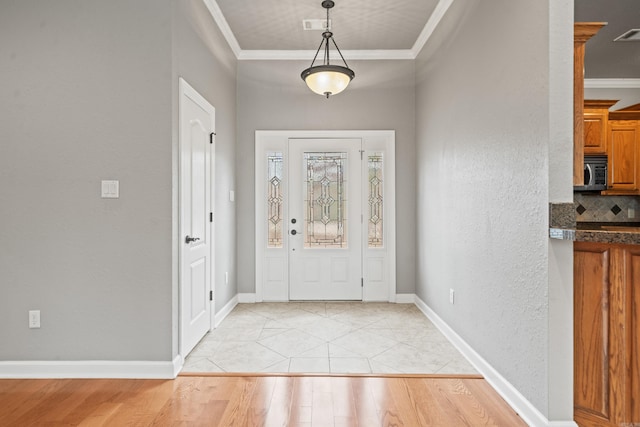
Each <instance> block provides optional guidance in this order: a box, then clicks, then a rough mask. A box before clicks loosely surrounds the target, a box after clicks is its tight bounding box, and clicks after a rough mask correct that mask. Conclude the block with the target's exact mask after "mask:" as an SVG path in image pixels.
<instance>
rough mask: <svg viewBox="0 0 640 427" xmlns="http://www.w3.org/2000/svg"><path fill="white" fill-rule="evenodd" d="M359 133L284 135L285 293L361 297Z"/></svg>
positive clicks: (308, 297) (317, 297)
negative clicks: (286, 147)
mask: <svg viewBox="0 0 640 427" xmlns="http://www.w3.org/2000/svg"><path fill="white" fill-rule="evenodd" d="M361 145H362V141H361V140H360V139H355V138H354V139H290V140H289V167H288V169H289V199H290V200H289V214H288V219H289V223H288V226H287V227H285V230H287V229H288V230H289V235H288V240H289V245H288V246H289V284H290V286H289V299H291V300H361V299H362V277H363V276H362V202H361V199H362V197H361V192H360V191H361V176H362V159H361Z"/></svg>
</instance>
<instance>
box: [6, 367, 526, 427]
mask: <svg viewBox="0 0 640 427" xmlns="http://www.w3.org/2000/svg"><path fill="white" fill-rule="evenodd" d="M0 425H2V426H3V427H4V426H7V427H14V426H16V427H18V426H19V427H22V426H49V425H51V426H59V425H65V426H84V427H93V426H121V425H126V426H134V427H135V426H225V427H227V426H265V427H275V426H291V427H296V426H299V427H311V426H321V427H328V426H337V427H347V426H348V427H351V426H354V427H355V426H361V427H370V426H398V427H399V426H410V427H417V426H439V427H440V426H465V425H466V426H507V427H520V426H526V424H525V423H524V422H523V421H522V419H520V418H519V417H518V415H517V414H516V413H515V412H514V411H513V409H511V408H510V407H509V406H508V405H507V404H506V403H505V402H504V400H503V399H502V398H501V397H500V396H499V395H498V394H497V393H496V392H495V390H493V389H492V388H491V386H489V384H488V383H487V382H486V381H484V380H483V379H470V378H443V377H439V378H433V377H432V378H414V377H412V378H389V377H384V378H374V377H358V376H354V377H348V376H343V377H317V376H314V377H300V376H295V377H292V376H286V375H284V376H271V377H266V376H260V377H250V376H238V377H231V376H222V377H213V376H204V377H196V376H189V377H178V378H177V379H175V380H64V379H61V380H60V379H51V380H18V381H16V380H0Z"/></svg>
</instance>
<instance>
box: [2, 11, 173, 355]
mask: <svg viewBox="0 0 640 427" xmlns="http://www.w3.org/2000/svg"><path fill="white" fill-rule="evenodd" d="M0 62H1V63H2V79H0V218H1V221H0V342H2V343H3V344H2V346H0V360H83V359H84V360H91V359H100V360H170V357H171V351H172V349H171V334H172V331H171V328H172V324H171V307H172V292H171V275H172V265H171V228H172V225H171V221H172V219H171V203H172V202H171V192H172V188H171V187H172V183H171V172H172V171H171V155H172V151H171V150H172V146H171V117H172V105H171V102H172V99H171V89H170V88H171V86H172V84H173V82H172V73H171V3H170V1H169V0H139V1H135V2H130V1H127V0H116V1H108V2H105V1H96V0H90V1H86V0H60V1H56V2H43V1H38V0H14V1H3V3H2V13H0ZM102 179H118V180H120V194H121V196H120V198H119V199H101V198H100V181H101V180H102ZM30 309H38V310H41V315H42V328H41V329H33V330H30V329H28V328H27V318H28V317H27V311H28V310H30Z"/></svg>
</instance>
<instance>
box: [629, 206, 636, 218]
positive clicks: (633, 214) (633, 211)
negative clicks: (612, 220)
mask: <svg viewBox="0 0 640 427" xmlns="http://www.w3.org/2000/svg"><path fill="white" fill-rule="evenodd" d="M627 217H628V218H629V219H631V218H635V217H636V210H635V209H634V208H629V209H627Z"/></svg>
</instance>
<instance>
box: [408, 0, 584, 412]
mask: <svg viewBox="0 0 640 427" xmlns="http://www.w3.org/2000/svg"><path fill="white" fill-rule="evenodd" d="M552 3H554V2H525V1H516V2H514V1H511V0H495V1H492V2H481V1H477V0H457V1H455V2H454V3H453V5H452V8H451V10H450V12H449V13H448V14H447V16H445V18H444V21H443V23H442V24H441V26H440V27H439V28H438V29H437V30H436V33H435V34H434V38H433V39H432V40H430V41H429V45H428V46H427V48H426V49H425V50H423V52H422V53H421V54H420V56H419V58H418V60H417V65H416V67H417V77H416V79H417V90H416V105H417V107H416V123H417V128H416V129H417V130H416V138H417V159H418V168H417V176H418V207H417V210H418V218H420V222H419V223H418V260H417V269H418V273H417V274H418V277H417V289H416V293H417V294H418V296H419V297H420V298H422V299H423V300H424V301H425V302H426V303H427V304H428V305H429V306H430V307H431V308H432V309H433V310H434V311H436V313H437V314H438V315H439V316H440V317H441V318H443V319H444V321H445V322H447V324H448V325H449V326H451V327H452V328H453V329H454V330H455V331H456V332H457V333H458V334H459V335H460V336H461V337H462V338H463V339H464V340H465V341H467V342H468V343H469V344H470V345H471V346H472V347H473V348H474V350H475V351H476V352H478V353H479V354H480V355H481V356H482V357H483V358H484V359H485V360H486V361H488V362H489V363H490V364H491V365H492V366H493V367H494V368H495V369H496V370H497V371H498V372H499V373H500V374H501V375H502V376H503V377H505V378H506V379H507V380H508V381H509V382H510V383H511V384H513V386H515V387H516V388H517V389H518V391H519V392H520V393H522V395H524V397H525V398H527V399H528V400H529V401H530V402H531V403H533V405H534V406H535V407H536V408H537V409H538V410H539V411H540V412H541V413H543V414H544V415H545V416H547V417H549V416H551V417H552V419H571V412H572V409H571V388H570V384H571V381H572V379H571V366H572V365H571V364H570V362H569V363H567V358H564V359H563V360H562V361H560V362H558V361H555V360H554V361H553V363H554V365H552V366H550V356H549V354H550V353H552V352H553V350H554V348H553V347H552V348H550V347H549V346H550V337H551V338H554V339H555V338H557V337H555V336H552V335H551V334H550V331H549V329H550V328H549V321H550V314H549V311H550V308H549V288H550V287H554V288H555V286H556V283H550V282H549V281H550V272H549V270H550V264H554V266H553V269H554V270H555V271H554V273H553V277H554V278H553V280H559V281H562V280H564V282H562V284H563V285H568V293H569V295H568V296H566V295H565V296H564V300H563V301H562V304H561V305H563V307H564V308H567V310H568V312H569V313H570V312H571V292H572V287H571V283H572V282H571V280H572V278H571V273H570V272H569V273H567V271H569V270H570V269H571V263H570V260H571V252H570V251H571V247H570V246H571V245H564V246H561V247H554V248H553V249H554V250H556V251H557V252H558V254H555V253H554V251H553V250H551V249H550V245H549V239H548V231H547V227H548V219H547V209H548V207H547V206H548V202H549V197H550V195H549V188H550V181H553V180H555V179H560V180H561V181H560V182H564V185H561V186H558V187H562V188H566V191H562V190H555V193H556V194H555V195H554V198H555V199H556V200H563V199H565V201H569V200H570V197H571V196H570V189H571V182H570V180H569V178H570V177H569V174H568V173H562V172H561V170H560V169H566V170H567V171H568V170H570V168H571V161H570V156H569V154H570V145H569V143H570V138H569V132H570V130H569V129H570V128H569V126H570V123H571V122H570V117H571V116H570V115H569V114H566V116H564V115H563V116H561V117H564V119H563V120H562V121H561V122H559V121H555V119H552V118H551V117H550V116H551V113H552V112H554V113H555V112H558V111H559V112H561V113H563V114H565V113H568V112H570V110H569V107H568V106H569V105H570V102H571V98H570V96H566V99H565V100H564V102H562V100H558V99H557V97H555V95H553V96H551V95H550V88H551V84H552V82H551V77H550V69H551V68H555V67H556V66H559V67H560V68H561V71H562V72H563V73H562V75H563V76H564V77H565V80H564V81H563V82H562V81H554V82H553V85H554V86H553V88H554V89H559V90H560V93H561V94H564V95H570V94H571V92H570V90H565V89H566V88H567V87H570V86H569V85H571V79H570V73H566V72H565V71H566V68H567V67H566V65H567V64H566V62H565V63H563V64H557V63H556V62H553V63H550V61H551V60H550V46H552V47H553V49H561V50H560V51H557V50H556V51H555V52H552V54H557V53H558V52H559V53H562V52H564V55H565V56H566V57H570V55H571V54H572V52H571V48H570V47H568V46H569V45H568V44H562V43H560V44H556V43H551V42H550V28H549V20H550V15H553V13H556V10H555V9H554V8H555V7H558V6H557V5H559V4H562V9H561V10H559V11H557V12H559V13H563V15H561V16H555V15H554V17H553V19H554V22H556V24H559V25H561V26H562V27H561V28H569V29H570V28H571V25H572V20H571V18H572V16H571V13H570V12H569V13H567V7H566V6H567V5H568V4H570V3H568V2H555V3H556V6H554V5H553V4H552ZM550 4H551V5H550ZM550 8H551V9H552V10H551V11H552V12H553V13H550ZM570 34H571V33H570V32H568V31H567V32H562V33H561V34H559V36H560V37H563V38H566V40H571V38H570V37H571V36H570ZM554 37H556V35H554ZM562 49H563V50H562ZM556 59H557V58H556V57H555V56H554V57H553V61H556ZM552 65H553V66H552ZM569 70H570V68H569ZM552 121H553V125H552V123H551V122H552ZM551 134H553V135H554V137H558V136H559V137H560V138H561V139H560V141H562V142H563V143H564V144H565V146H564V149H560V148H558V147H556V146H555V145H552V144H551V142H550V135H551ZM552 152H553V153H557V154H559V155H560V156H561V158H562V159H565V160H564V166H565V167H564V168H562V167H561V166H562V165H563V161H561V160H559V159H556V160H555V163H554V168H553V170H551V171H550V169H549V156H550V153H552ZM567 255H568V256H567ZM557 260H560V261H561V262H566V265H564V266H563V265H559V266H558V265H555V263H556V261H557ZM567 282H568V283H567ZM450 288H453V289H454V290H455V292H456V300H455V304H454V305H451V304H449V301H448V296H449V289H450ZM554 292H555V289H554ZM551 320H553V321H556V320H559V321H561V322H569V324H570V322H571V317H570V316H569V318H568V319H567V318H566V317H565V318H560V317H557V318H552V319H551ZM556 326H558V327H560V329H561V330H562V333H563V335H562V336H561V338H564V342H567V343H571V342H572V340H571V328H570V327H567V326H569V325H566V324H559V325H558V324H555V325H554V327H556ZM556 344H557V343H556V342H553V343H552V344H551V345H556ZM567 346H568V347H569V349H567ZM561 351H562V353H561V356H567V355H568V359H569V360H570V359H571V351H572V350H571V348H570V344H566V345H565V346H564V347H562V348H561ZM556 363H558V364H560V365H561V366H564V367H566V366H568V367H569V369H568V370H566V373H564V378H563V379H562V381H561V383H562V396H563V398H564V399H565V400H564V402H563V405H564V406H563V408H560V409H557V408H554V409H553V411H551V410H550V406H552V405H553V404H550V402H549V399H550V396H552V395H551V394H550V383H551V382H550V380H549V372H550V371H553V372H554V373H557V369H555V368H556ZM561 375H563V374H562V373H561ZM567 377H568V379H567ZM567 383H568V384H569V387H568V388H567ZM567 390H568V392H567ZM567 394H568V395H569V396H568V397H567V396H566V395H567ZM567 401H568V405H567Z"/></svg>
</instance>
